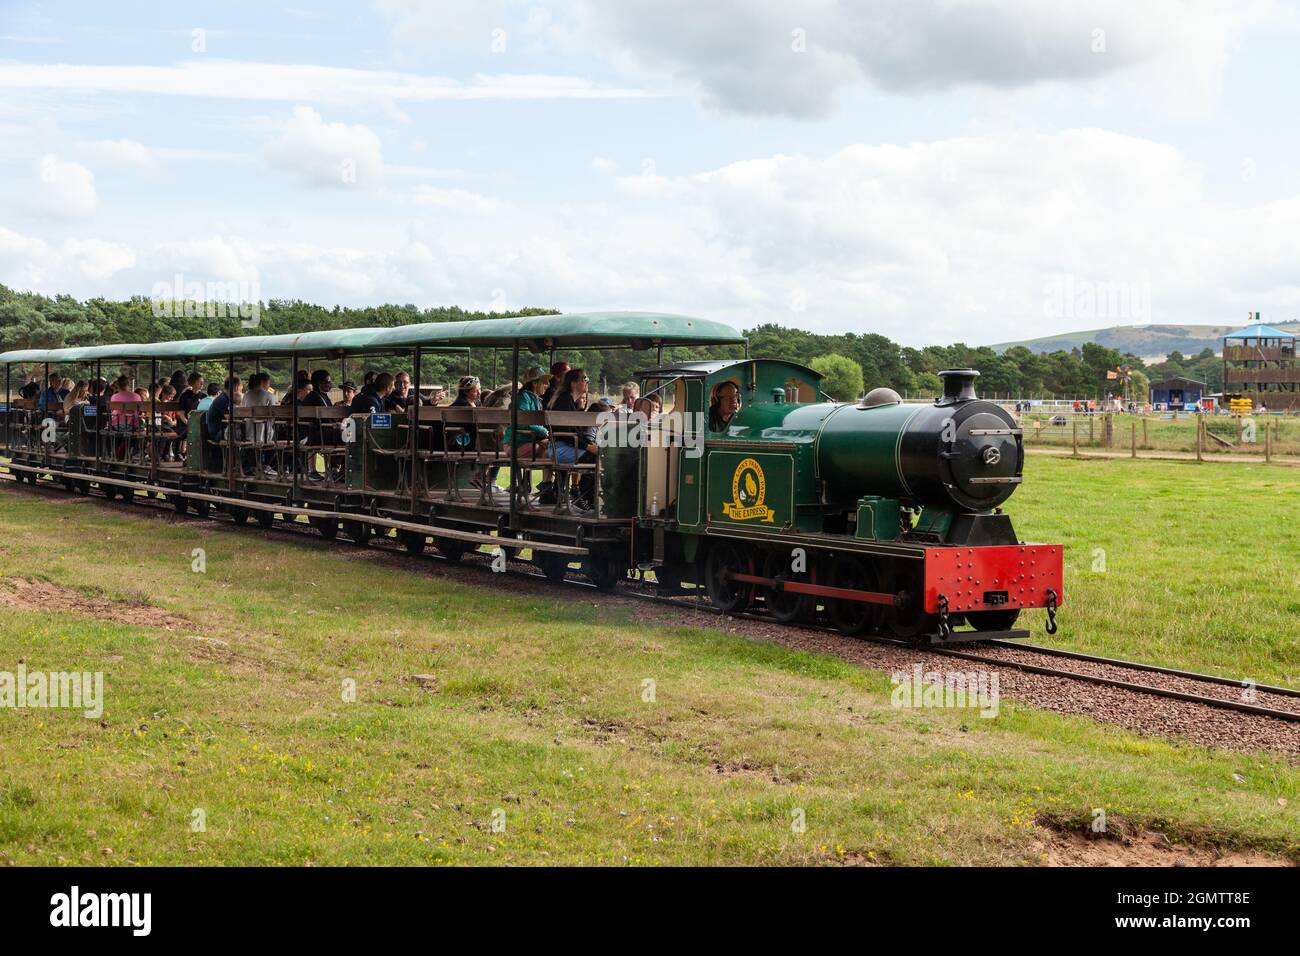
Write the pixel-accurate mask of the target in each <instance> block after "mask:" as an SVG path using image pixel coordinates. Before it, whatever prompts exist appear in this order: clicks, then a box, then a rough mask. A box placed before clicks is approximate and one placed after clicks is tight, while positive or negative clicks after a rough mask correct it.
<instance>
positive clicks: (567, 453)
mask: <svg viewBox="0 0 1300 956" xmlns="http://www.w3.org/2000/svg"><path fill="white" fill-rule="evenodd" d="M590 389H591V379H590V378H588V377H587V373H586V370H584V369H581V368H574V369H569V371H568V372H567V373H565V376H564V385H563V388H562V389H561V391H560V394H559V395H558V396H557V397H556V398H555V401H554V402H553V403H552V405H551V410H552V411H556V412H578V411H584V410H585V409H586V405H587V394H588V392H589V391H590ZM554 432H555V434H554V435H553V436H552V437H553V440H552V442H551V457H552V458H553V459H554V460H555V461H556V462H558V463H560V464H562V465H572V464H578V465H585V464H588V463H590V462H593V461H596V459H597V456H598V455H599V454H600V446H598V445H597V444H596V426H595V425H583V426H581V427H578V428H574V427H569V428H565V429H561V428H556V429H554ZM595 485H596V479H595V476H594V475H592V474H591V473H590V472H583V474H582V477H581V478H580V479H579V481H578V496H577V498H575V499H574V501H573V504H574V505H575V506H576V507H577V508H578V509H579V510H582V511H586V510H590V508H591V501H592V493H593V491H594V490H595Z"/></svg>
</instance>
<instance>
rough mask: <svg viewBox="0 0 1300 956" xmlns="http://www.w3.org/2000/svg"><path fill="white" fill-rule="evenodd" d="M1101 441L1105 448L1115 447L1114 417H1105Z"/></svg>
mask: <svg viewBox="0 0 1300 956" xmlns="http://www.w3.org/2000/svg"><path fill="white" fill-rule="evenodd" d="M1101 441H1102V444H1103V445H1105V446H1106V447H1107V448H1114V447H1115V416H1114V415H1107V416H1106V421H1105V422H1103V423H1102V429H1101Z"/></svg>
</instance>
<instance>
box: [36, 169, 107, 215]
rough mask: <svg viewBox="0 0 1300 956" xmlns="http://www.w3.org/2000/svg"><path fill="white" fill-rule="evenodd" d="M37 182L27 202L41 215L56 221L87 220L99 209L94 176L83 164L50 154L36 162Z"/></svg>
mask: <svg viewBox="0 0 1300 956" xmlns="http://www.w3.org/2000/svg"><path fill="white" fill-rule="evenodd" d="M35 180H36V182H35V185H34V187H33V189H32V191H31V192H30V193H28V194H27V195H26V197H25V198H24V202H25V204H26V205H27V206H28V207H29V208H30V209H32V210H33V211H34V212H36V213H38V214H43V215H47V216H53V217H55V218H56V219H69V220H75V219H88V218H89V217H91V216H93V215H94V214H95V212H96V211H97V210H98V209H99V194H98V193H97V192H96V190H95V174H94V173H92V172H91V171H90V170H89V169H87V168H86V167H85V166H83V165H81V164H80V163H73V162H67V161H65V160H62V159H60V158H59V157H58V156H56V155H55V154H53V153H47V154H46V155H44V156H42V157H41V158H40V159H39V160H38V161H37V163H36V167H35Z"/></svg>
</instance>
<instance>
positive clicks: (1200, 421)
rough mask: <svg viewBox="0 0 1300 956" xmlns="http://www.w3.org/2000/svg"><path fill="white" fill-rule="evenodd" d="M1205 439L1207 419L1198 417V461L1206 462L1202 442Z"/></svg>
mask: <svg viewBox="0 0 1300 956" xmlns="http://www.w3.org/2000/svg"><path fill="white" fill-rule="evenodd" d="M1204 437H1205V419H1203V418H1200V417H1198V418H1197V419H1196V460H1197V461H1205V459H1204V458H1203V457H1202V456H1201V441H1202V439H1203V438H1204Z"/></svg>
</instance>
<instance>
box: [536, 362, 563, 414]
mask: <svg viewBox="0 0 1300 956" xmlns="http://www.w3.org/2000/svg"><path fill="white" fill-rule="evenodd" d="M568 374H569V363H568V362H566V361H564V360H563V359H561V360H560V361H558V362H556V363H554V364H553V365H552V366H551V382H550V384H549V385H547V386H546V391H545V392H543V393H542V408H553V407H554V406H555V399H556V398H557V397H559V395H560V394H561V393H563V391H564V376H566V375H568Z"/></svg>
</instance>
